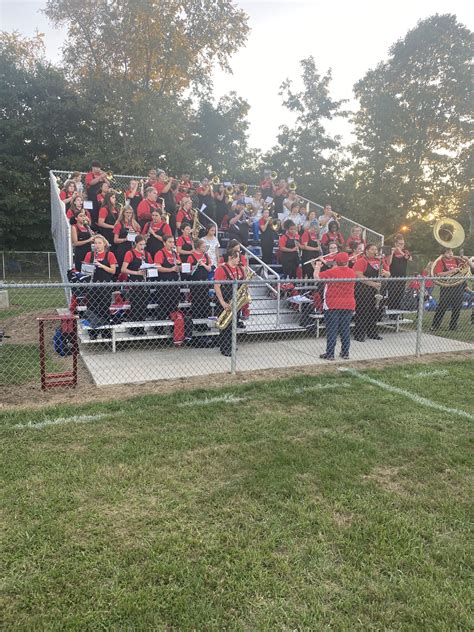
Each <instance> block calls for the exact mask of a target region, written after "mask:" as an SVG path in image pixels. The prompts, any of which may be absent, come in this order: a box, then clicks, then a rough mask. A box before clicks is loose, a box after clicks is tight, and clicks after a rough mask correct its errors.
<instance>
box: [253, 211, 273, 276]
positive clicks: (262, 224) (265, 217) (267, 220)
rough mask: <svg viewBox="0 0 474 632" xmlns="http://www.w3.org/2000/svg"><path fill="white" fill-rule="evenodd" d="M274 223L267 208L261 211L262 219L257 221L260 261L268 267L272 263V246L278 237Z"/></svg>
mask: <svg viewBox="0 0 474 632" xmlns="http://www.w3.org/2000/svg"><path fill="white" fill-rule="evenodd" d="M274 221H275V220H274V218H273V217H272V216H271V215H270V209H269V208H265V209H264V210H263V213H262V217H261V218H260V219H259V221H258V227H259V231H260V247H261V249H262V261H264V262H265V263H266V264H268V265H269V266H271V265H272V263H273V246H274V243H275V239H276V238H277V236H278V235H277V233H276V231H275V228H274Z"/></svg>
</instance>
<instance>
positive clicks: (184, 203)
mask: <svg viewBox="0 0 474 632" xmlns="http://www.w3.org/2000/svg"><path fill="white" fill-rule="evenodd" d="M193 220H194V213H193V201H192V199H191V198H190V197H185V198H183V199H182V200H181V203H180V205H179V210H178V212H177V214H176V232H177V234H178V235H181V233H182V232H183V231H182V230H181V225H182V224H184V223H188V224H190V225H191V226H192V224H193Z"/></svg>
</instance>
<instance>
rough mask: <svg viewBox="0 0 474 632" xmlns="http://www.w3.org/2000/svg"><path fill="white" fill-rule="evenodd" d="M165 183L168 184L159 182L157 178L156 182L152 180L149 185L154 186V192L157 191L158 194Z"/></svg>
mask: <svg viewBox="0 0 474 632" xmlns="http://www.w3.org/2000/svg"><path fill="white" fill-rule="evenodd" d="M167 184H168V183H167V182H159V181H158V180H157V181H156V182H153V184H152V185H151V186H152V187H155V189H156V192H157V193H158V195H160V193H161V192H162V191H163V189H164V188H165V186H166V185H167Z"/></svg>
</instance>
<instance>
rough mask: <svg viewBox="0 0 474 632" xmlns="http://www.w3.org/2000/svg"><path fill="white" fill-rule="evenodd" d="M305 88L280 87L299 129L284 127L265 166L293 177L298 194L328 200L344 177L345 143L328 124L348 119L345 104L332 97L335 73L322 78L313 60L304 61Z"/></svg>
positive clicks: (302, 63) (329, 73) (310, 58)
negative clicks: (327, 127) (343, 147)
mask: <svg viewBox="0 0 474 632" xmlns="http://www.w3.org/2000/svg"><path fill="white" fill-rule="evenodd" d="M301 67H302V80H303V88H302V90H300V91H298V92H294V91H293V87H292V82H291V81H290V80H286V81H284V82H283V83H282V85H281V87H280V95H281V96H282V98H283V105H284V106H285V107H286V108H287V109H288V110H289V111H290V112H292V113H294V114H295V115H296V122H295V125H294V126H292V127H289V126H287V125H282V126H280V132H279V134H278V145H276V146H275V147H273V148H272V150H271V151H270V152H268V154H267V155H266V156H264V162H265V164H266V165H268V166H269V168H271V169H274V170H275V171H277V172H278V173H280V174H283V175H285V174H291V175H292V176H293V177H294V178H295V180H296V181H297V184H298V192H299V193H300V194H301V195H304V196H305V197H308V198H309V199H312V200H315V201H318V200H321V201H323V200H326V199H327V198H328V197H329V196H331V195H333V194H334V192H335V190H336V187H337V181H338V179H339V178H340V175H341V168H342V166H343V161H342V160H341V149H342V147H341V142H340V139H339V138H338V137H333V136H331V135H330V134H329V133H328V132H327V131H326V128H325V124H327V122H328V121H331V120H332V119H334V118H335V117H345V116H347V113H346V112H344V111H343V110H342V109H341V108H342V104H343V103H344V102H343V101H334V100H333V99H331V96H330V94H329V84H330V81H331V72H330V71H329V72H328V73H327V74H326V75H324V76H321V75H320V74H319V72H318V70H317V68H316V63H315V60H314V58H313V57H308V58H307V59H303V60H302V61H301Z"/></svg>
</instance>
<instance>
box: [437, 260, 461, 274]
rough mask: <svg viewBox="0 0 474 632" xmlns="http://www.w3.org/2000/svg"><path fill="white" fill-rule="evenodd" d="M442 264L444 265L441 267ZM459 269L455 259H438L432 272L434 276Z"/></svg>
mask: <svg viewBox="0 0 474 632" xmlns="http://www.w3.org/2000/svg"><path fill="white" fill-rule="evenodd" d="M443 264H444V265H443ZM457 267H459V263H458V261H457V259H444V258H443V259H440V260H439V261H438V263H437V264H436V266H435V269H434V270H433V272H434V274H440V273H441V272H447V271H448V270H454V268H457Z"/></svg>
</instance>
